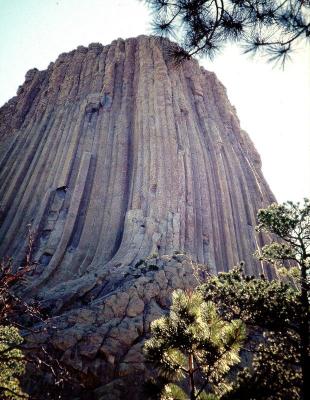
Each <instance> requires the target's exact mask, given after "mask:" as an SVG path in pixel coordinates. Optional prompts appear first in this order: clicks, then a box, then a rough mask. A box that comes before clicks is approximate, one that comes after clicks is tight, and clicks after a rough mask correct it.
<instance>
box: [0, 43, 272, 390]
mask: <svg viewBox="0 0 310 400" xmlns="http://www.w3.org/2000/svg"><path fill="white" fill-rule="evenodd" d="M167 46H169V43H167V42H161V41H158V40H156V38H154V37H145V36H141V37H139V38H136V39H128V40H125V41H124V40H121V39H118V40H116V41H114V42H113V43H112V44H111V45H109V46H105V47H103V46H102V45H100V44H91V45H89V47H88V48H85V47H78V48H77V49H76V50H73V51H71V52H70V53H66V54H62V55H60V56H59V57H58V59H57V60H56V62H55V63H51V64H50V65H49V67H48V69H47V70H45V71H38V70H36V69H33V70H30V71H28V73H27V74H26V80H25V82H24V84H23V85H22V86H21V87H20V88H19V89H18V93H17V96H16V97H14V98H13V99H11V100H10V101H9V102H8V103H7V104H5V105H4V106H3V107H2V108H1V110H0V123H1V126H0V138H1V147H0V157H1V161H0V163H1V164H0V165H1V169H0V188H1V189H0V203H1V228H0V240H1V242H0V255H1V256H4V255H9V256H13V258H14V262H15V263H16V264H17V265H18V264H19V263H21V262H22V260H23V258H24V257H25V251H26V247H27V234H26V233H27V229H28V228H27V225H28V224H31V229H32V230H33V231H34V232H35V235H36V242H35V252H34V255H33V257H34V258H35V260H36V261H37V262H38V268H37V269H36V273H35V275H34V276H33V277H32V278H31V279H30V282H29V284H28V288H27V291H26V293H25V295H29V294H30V293H31V296H33V295H34V294H35V295H36V296H37V297H38V298H39V299H41V300H42V301H43V302H45V304H46V305H47V306H49V305H51V306H52V307H53V310H54V313H55V314H56V315H58V316H57V317H55V318H56V321H58V323H59V326H61V329H62V331H61V334H59V333H50V337H52V340H51V341H52V343H53V344H54V346H55V347H56V348H58V349H61V351H63V352H64V356H63V358H64V359H65V360H66V362H68V363H70V362H71V364H72V363H73V362H72V360H73V359H74V363H73V364H74V368H77V369H79V370H81V371H83V372H84V373H90V372H91V373H92V374H93V375H95V376H97V378H98V379H99V381H100V380H102V382H103V383H107V382H110V381H112V380H113V379H116V377H118V376H124V375H128V374H131V373H133V371H134V370H135V368H134V367H132V365H133V364H135V365H136V367H137V365H139V367H137V368H138V369H139V368H143V367H142V364H141V354H140V353H139V349H140V348H141V343H142V342H143V337H144V335H145V332H146V331H147V329H148V324H149V321H150V319H152V318H153V317H154V316H156V315H159V314H160V312H161V308H162V307H165V305H167V302H168V301H169V294H170V292H171V290H172V289H173V288H175V287H179V286H181V287H184V286H190V285H193V284H194V277H193V274H192V265H191V262H190V260H189V258H188V257H190V258H191V259H192V260H193V261H196V262H198V263H204V264H207V265H208V267H209V269H210V270H211V272H214V273H216V272H218V271H223V270H227V269H229V268H230V267H232V266H233V265H234V264H236V263H237V262H238V261H240V260H244V261H245V263H246V268H247V271H248V272H249V273H254V274H258V273H262V272H264V273H265V274H267V275H269V276H270V274H271V271H269V270H268V267H267V266H264V265H262V264H260V263H259V262H257V261H255V260H254V259H253V257H252V253H253V252H254V250H255V249H256V248H257V247H258V246H261V245H263V244H264V237H263V236H262V235H257V234H256V233H255V230H254V227H255V224H256V221H255V216H256V212H257V210H258V209H259V208H262V207H264V206H266V205H267V204H269V203H271V202H272V201H274V197H273V195H272V193H271V191H270V189H269V188H268V185H267V183H266V181H265V180H264V178H263V176H262V172H261V163H260V157H259V155H258V153H257V151H256V150H255V148H254V146H253V144H252V142H251V140H250V138H249V136H248V135H247V133H246V132H244V131H243V130H241V129H240V125H239V121H238V118H237V116H236V112H235V109H234V108H233V107H232V106H231V105H230V103H229V101H228V99H227V95H226V91H225V88H224V87H223V85H222V84H221V83H220V82H219V81H218V80H217V78H216V77H215V75H214V74H213V73H210V72H208V71H205V70H204V69H203V68H201V67H199V65H198V63H197V62H196V61H195V60H188V61H186V62H184V63H183V64H181V65H179V66H177V67H176V65H175V64H174V63H173V62H172V61H171V59H170V58H169V56H168V55H167V52H166V48H167ZM175 252H182V253H186V254H188V255H189V256H188V257H186V256H179V255H178V256H176V255H175V256H174V258H173V257H172V258H171V257H166V255H173V254H174V253H175ZM154 253H155V254H156V255H158V257H157V258H156V257H155V258H154V257H153V258H152V261H146V262H145V263H144V264H141V263H139V260H141V259H145V258H147V257H148V258H149V259H151V255H153V254H154ZM182 257H183V258H182ZM27 293H28V294H27ZM40 340H46V337H45V338H44V339H43V338H42V336H41V339H40ZM139 354H140V355H139ZM73 355H74V356H73ZM139 357H140V358H139ZM70 360H71V361H70ZM130 363H131V364H130ZM128 364H130V365H131V367H130V368H128Z"/></svg>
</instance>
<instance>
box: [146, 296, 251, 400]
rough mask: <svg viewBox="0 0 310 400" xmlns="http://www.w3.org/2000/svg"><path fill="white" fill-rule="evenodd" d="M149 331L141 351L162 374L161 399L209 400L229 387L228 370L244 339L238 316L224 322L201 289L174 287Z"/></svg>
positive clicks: (235, 361) (236, 361)
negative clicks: (164, 313)
mask: <svg viewBox="0 0 310 400" xmlns="http://www.w3.org/2000/svg"><path fill="white" fill-rule="evenodd" d="M151 332H152V338H151V339H149V340H148V341H146V343H145V346H144V351H145V355H146V358H147V360H148V361H150V362H152V363H153V364H154V366H155V367H156V368H157V369H158V371H159V374H160V376H161V378H163V380H162V382H163V385H162V388H161V389H162V396H163V397H162V398H167V399H168V398H173V399H187V398H190V399H191V400H195V399H209V400H211V399H217V398H219V397H220V396H222V395H223V394H224V393H226V392H227V391H228V390H229V389H230V388H231V386H230V383H229V381H228V379H227V373H228V371H229V369H230V367H231V366H233V365H235V364H236V363H238V362H239V361H240V358H239V350H240V347H241V343H242V341H243V339H244V338H245V326H244V324H243V323H242V322H241V321H240V320H231V321H230V322H227V321H224V320H223V319H222V318H221V317H220V315H219V313H218V311H217V309H216V306H215V304H214V303H212V302H210V301H208V302H205V301H204V300H203V297H202V295H201V294H200V293H198V292H193V293H185V292H184V291H182V290H176V291H175V292H174V293H173V295H172V305H171V309H170V313H169V316H164V317H162V318H160V319H158V320H156V321H154V322H153V323H152V324H151ZM165 380H166V382H167V383H166V384H165ZM182 386H183V387H182Z"/></svg>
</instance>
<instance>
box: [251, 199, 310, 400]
mask: <svg viewBox="0 0 310 400" xmlns="http://www.w3.org/2000/svg"><path fill="white" fill-rule="evenodd" d="M258 223H259V225H258V230H260V231H264V232H268V233H271V234H272V235H274V236H275V237H276V238H277V240H278V241H273V242H272V243H270V244H269V245H266V246H264V247H263V248H262V250H261V252H258V257H259V258H260V259H261V260H265V261H268V262H270V263H272V264H274V265H275V266H276V267H277V268H279V267H280V268H281V270H282V271H283V270H286V271H287V272H288V275H293V276H294V277H295V279H297V287H298V288H299V296H298V299H299V302H300V307H299V311H300V313H299V319H298V324H297V328H296V333H297V334H298V336H299V339H300V365H301V370H302V398H303V399H309V398H310V385H308V383H307V371H308V369H307V368H308V367H309V365H310V359H309V315H310V314H309V269H310V201H309V200H308V199H305V200H304V202H303V204H300V203H297V204H294V203H292V202H287V203H284V204H280V205H278V204H271V205H270V206H269V207H268V208H266V209H264V210H260V211H259V213H258ZM292 263H293V264H292ZM290 269H291V271H292V272H293V274H292V273H290ZM294 272H295V274H294Z"/></svg>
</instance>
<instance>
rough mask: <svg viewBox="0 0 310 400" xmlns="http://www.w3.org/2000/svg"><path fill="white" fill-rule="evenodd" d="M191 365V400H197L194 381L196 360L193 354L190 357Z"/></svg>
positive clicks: (189, 362)
mask: <svg viewBox="0 0 310 400" xmlns="http://www.w3.org/2000/svg"><path fill="white" fill-rule="evenodd" d="M188 364H189V382H190V399H191V400H195V399H196V396H195V381H194V360H193V354H190V355H189V357H188Z"/></svg>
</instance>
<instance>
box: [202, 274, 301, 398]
mask: <svg viewBox="0 0 310 400" xmlns="http://www.w3.org/2000/svg"><path fill="white" fill-rule="evenodd" d="M200 290H201V293H202V294H203V296H204V298H205V300H206V301H213V302H215V303H216V304H217V305H218V308H219V311H220V313H221V316H222V317H223V318H225V319H226V320H228V321H230V320H231V319H234V318H240V319H241V320H242V321H244V322H245V323H246V325H247V327H248V330H249V331H250V332H251V334H250V335H249V338H248V340H247V341H246V343H245V346H244V347H243V351H244V353H248V354H249V355H250V354H252V355H253V358H252V361H251V365H250V367H247V368H244V369H242V370H241V371H240V372H239V374H238V379H237V381H236V382H235V384H234V387H233V390H232V391H230V392H229V393H227V394H226V395H225V396H224V397H223V399H226V400H228V399H231V400H233V399H234V400H237V399H238V400H248V399H253V400H260V399H261V400H263V399H270V400H273V399H274V400H275V399H283V400H284V399H287V400H289V399H299V398H300V388H301V382H302V379H301V370H300V367H299V365H300V339H299V336H298V330H299V327H300V317H301V304H300V298H299V293H298V291H297V290H296V289H294V287H291V286H290V285H288V284H286V283H284V282H281V281H268V280H266V279H265V278H264V277H263V276H262V277H260V278H255V277H249V276H246V275H244V273H243V269H242V267H236V268H234V269H233V270H231V271H229V272H227V273H221V274H219V275H218V276H214V277H210V278H209V279H208V281H207V282H206V283H205V284H204V285H202V286H201V287H200Z"/></svg>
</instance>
